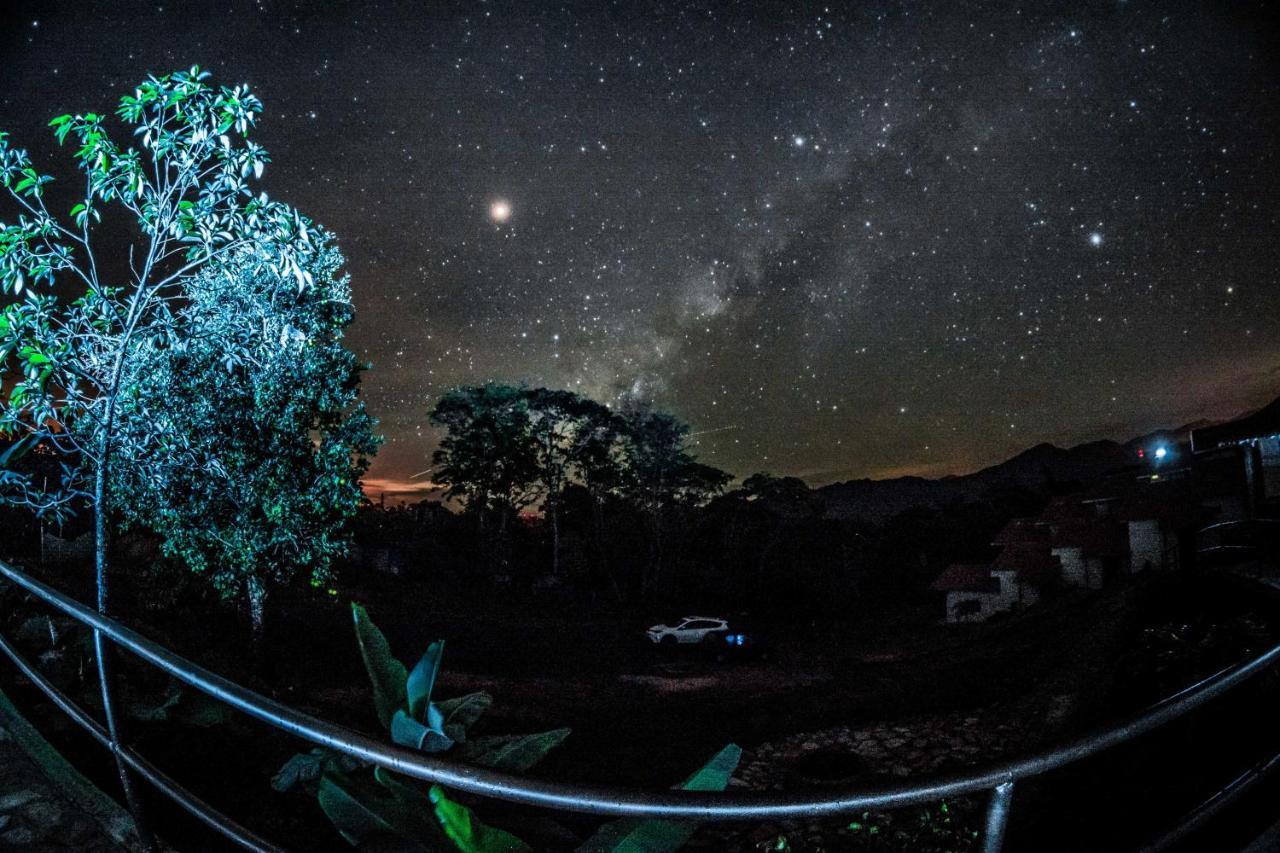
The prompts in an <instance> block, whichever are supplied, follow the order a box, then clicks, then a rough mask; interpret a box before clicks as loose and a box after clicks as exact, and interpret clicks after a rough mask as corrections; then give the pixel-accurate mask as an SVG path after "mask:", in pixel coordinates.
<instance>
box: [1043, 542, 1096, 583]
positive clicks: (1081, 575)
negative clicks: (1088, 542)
mask: <svg viewBox="0 0 1280 853" xmlns="http://www.w3.org/2000/svg"><path fill="white" fill-rule="evenodd" d="M1051 553H1052V554H1053V555H1054V556H1055V557H1057V558H1058V560H1059V561H1060V562H1061V563H1062V582H1063V583H1065V584H1066V585H1067V586H1079V587H1087V586H1089V568H1088V566H1087V565H1086V564H1085V559H1084V549H1083V548H1054V549H1053V551H1052V552H1051Z"/></svg>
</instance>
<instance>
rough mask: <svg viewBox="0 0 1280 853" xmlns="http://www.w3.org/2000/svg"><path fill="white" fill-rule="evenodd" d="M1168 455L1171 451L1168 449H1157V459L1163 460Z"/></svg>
mask: <svg viewBox="0 0 1280 853" xmlns="http://www.w3.org/2000/svg"><path fill="white" fill-rule="evenodd" d="M1168 455H1169V449H1168V448H1167V447H1157V448H1156V459H1163V458H1165V457H1166V456H1168Z"/></svg>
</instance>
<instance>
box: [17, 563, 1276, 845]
mask: <svg viewBox="0 0 1280 853" xmlns="http://www.w3.org/2000/svg"><path fill="white" fill-rule="evenodd" d="M0 577H3V578H6V579H8V580H9V581H11V582H13V583H14V584H16V585H17V586H19V587H21V588H22V589H25V590H26V591H27V592H29V593H31V594H32V595H34V596H35V597H36V598H38V599H40V600H42V601H44V602H46V603H47V604H50V605H52V606H53V607H55V608H57V609H58V610H61V611H62V612H63V613H65V614H67V615H68V616H70V617H71V618H73V619H75V620H76V621H78V622H80V623H82V624H84V625H86V626H88V627H90V628H92V629H93V630H94V632H95V633H96V634H97V636H98V637H100V638H105V639H109V640H110V641H111V642H112V643H114V644H115V645H116V646H118V647H120V648H123V649H125V650H127V651H129V652H131V653H132V654H134V655H136V656H137V657H139V658H141V659H142V660H144V661H146V662H147V663H149V664H151V665H153V666H155V667H156V668H157V669H160V670H161V671H163V672H165V673H167V674H169V675H171V676H172V677H174V678H176V679H178V680H179V681H181V682H183V683H185V684H187V685H189V686H191V687H194V688H196V689H197V690H200V691H203V692H204V693H206V694H208V695H209V696H211V697H213V698H214V699H217V700H219V701H221V702H224V703H226V704H227V705H229V706H231V707H233V708H235V709H237V710H239V711H241V712H243V713H245V714H248V715H249V716H251V717H254V718H256V719H259V720H262V721H263V722H265V723H267V724H269V725H271V726H274V727H275V728H277V729H280V730H282V731H285V732H288V733H290V734H292V735H296V736H297V737H300V738H303V739H304V740H308V741H311V742H312V743H315V744H319V745H321V746H325V747H328V748H330V749H333V750H335V751H337V752H340V753H343V754H345V755H348V756H351V757H353V758H357V759H360V760H362V761H367V762H370V763H373V764H377V765H380V766H382V767H384V768H386V769H388V770H392V771H395V772H396V773H401V774H404V775H406V776H411V777H414V778H417V779H420V780H422V781H424V782H431V783H437V784H440V785H444V786H447V787H450V788H453V789H455V790H457V791H461V792H465V793H469V794H474V795H478V796H481V797H489V798H494V799H500V800H505V801H508V802H512V803H520V804H524V805H529V806H538V807H543V808H550V809H559V810H565V811H573V812H583V813H588V814H596V815H615V816H617V815H621V816H628V817H638V818H662V819H671V820H682V819H683V820H695V821H765V820H777V819H786V818H815V817H823V816H838V815H848V814H853V813H856V812H859V811H863V810H868V809H888V808H896V807H899V806H908V805H915V804H922V803H930V802H936V801H938V800H942V799H946V798H949V797H957V796H962V795H967V794H977V793H984V792H988V793H989V794H990V801H989V804H988V807H987V816H986V821H985V834H984V838H983V849H984V850H985V851H989V853H997V851H999V850H1000V849H1001V845H1002V843H1003V839H1004V835H1005V829H1006V827H1007V824H1008V820H1009V813H1010V810H1011V808H1012V805H1013V793H1014V786H1015V784H1016V783H1017V782H1018V781H1019V780H1022V779H1026V778H1029V777H1033V776H1038V775H1041V774H1044V773H1047V772H1049V771H1051V770H1055V769H1057V768H1060V767H1063V766H1064V765H1067V764H1071V763H1073V762H1076V761H1080V760H1081V759H1084V758H1087V757H1089V756H1091V755H1094V754H1097V753H1100V752H1102V751H1104V750H1106V749H1109V748H1111V747H1114V746H1117V745H1119V744H1122V743H1125V742H1127V741H1130V740H1132V739H1133V738H1136V737H1138V736H1139V735H1142V734H1144V733H1146V732H1149V731H1151V730H1152V729H1155V728H1157V727H1159V726H1162V725H1164V724H1166V723H1168V722H1170V721H1172V720H1175V719H1177V718H1179V717H1181V716H1183V715H1184V714H1187V713H1188V712H1190V711H1192V710H1194V709H1196V708H1198V707H1200V706H1201V705H1203V704H1204V703H1205V702H1208V701H1209V700H1211V699H1213V698H1215V697H1217V696H1220V695H1221V694H1223V693H1225V692H1226V691H1228V690H1230V689H1231V688H1233V687H1236V686H1237V685H1239V684H1241V683H1243V682H1245V681H1247V680H1248V679H1250V678H1252V677H1253V676H1255V675H1257V674H1259V673H1261V672H1263V671H1264V670H1266V669H1268V668H1269V667H1270V666H1272V665H1273V664H1275V663H1276V662H1277V661H1280V645H1277V646H1275V647H1273V648H1271V649H1270V650H1269V651H1267V652H1265V653H1263V654H1261V655H1259V656H1257V657H1255V658H1253V659H1252V660H1250V661H1247V662H1246V663H1243V664H1240V665H1238V666H1233V667H1229V668H1227V669H1224V670H1222V671H1220V672H1218V673H1216V674H1214V675H1212V676H1210V677H1208V678H1205V679H1204V680H1202V681H1200V682H1198V683H1196V684H1194V685H1192V686H1190V687H1187V688H1186V689H1184V690H1182V691H1180V692H1179V693H1177V694H1175V695H1173V696H1170V697H1169V698H1167V699H1165V700H1163V701H1161V702H1159V703H1158V704H1156V705H1154V706H1152V707H1151V708H1149V709H1148V710H1146V711H1144V712H1143V713H1141V714H1138V715H1136V716H1134V717H1132V718H1130V719H1128V720H1126V721H1125V722H1123V723H1121V724H1119V725H1115V726H1111V727H1108V728H1105V729H1100V730H1098V731H1095V732H1093V733H1091V734H1088V735H1085V736H1083V737H1080V738H1078V739H1076V740H1073V741H1071V742H1069V743H1067V744H1066V745H1064V746H1061V747H1058V748H1056V749H1053V750H1047V751H1044V752H1039V753H1036V754H1033V755H1031V756H1029V757H1026V758H1021V759H1016V760H1013V761H1008V762H1004V763H1001V764H997V765H995V766H992V767H989V768H986V769H983V770H977V771H974V772H971V773H966V774H960V775H953V776H947V777H942V778H938V779H935V780H931V781H926V782H917V783H904V784H901V785H896V786H891V787H887V788H882V789H879V790H874V791H867V790H851V791H836V792H832V793H825V794H815V793H787V792H771V793H727V792H700V791H684V790H661V791H641V790H633V789H623V788H614V787H604V786H595V785H578V784H565V783H558V782H549V781H543V780H537V779H528V778H523V777H520V776H515V775H512V774H509V773H503V772H500V771H496V770H490V769H487V768H481V767H472V766H467V765H462V764H457V763H455V762H451V761H448V760H446V759H439V758H433V757H431V756H429V755H426V754H423V753H420V752H415V751H412V750H409V749H404V748H401V747H399V746H395V745H393V744H388V743H386V742H384V741H382V740H379V739H376V738H372V737H370V736H368V735H365V734H361V733H360V732H356V731H353V730H351V729H348V728H345V727H343V726H339V725H335V724H333V723H329V722H326V721H324V720H320V719H317V718H315V717H312V716H310V715H308V714H304V713H302V712H301V711H298V710H296V709H294V708H291V707H289V706H287V705H284V704H282V703H280V702H277V701H275V700H274V699H270V698H268V697H266V696H262V695H260V694H258V693H255V692H254V691H252V690H249V689H247V688H245V687H242V686H240V685H239V684H236V683H235V682H232V681H230V680H228V679H226V678H223V677H222V676H220V675H217V674H216V673H213V672H210V671H209V670H207V669H205V668H204V667H202V666H200V665H199V664H196V663H193V662H192V661H189V660H187V659H185V658H183V657H181V656H179V655H178V654H176V653H174V652H172V651H170V650H169V649H167V648H165V647H163V646H161V645H159V644H158V643H155V642H153V641H151V640H148V639H147V638H145V637H143V636H142V635H140V634H138V633H137V632H136V631H134V630H132V629H130V628H128V627H126V626H124V625H121V624H120V623H118V622H116V621H114V620H112V619H109V618H107V617H105V616H102V615H100V614H98V613H97V612H96V611H95V610H93V609H92V608H90V607H87V606H85V605H84V604H82V603H80V602H78V601H76V600H74V599H72V598H70V597H68V596H67V595H65V594H63V593H61V592H58V591H57V590H55V589H53V588H52V587H49V586H47V585H46V584H44V583H42V582H40V581H38V580H36V579H35V578H32V577H31V576H29V575H27V574H26V573H24V572H22V571H20V570H18V569H16V568H14V567H12V566H10V565H8V564H6V563H4V562H2V561H0ZM0 651H3V652H4V654H5V655H6V656H8V657H9V658H10V659H11V660H12V661H13V662H14V664H15V665H16V666H17V667H18V669H19V670H21V671H22V673H23V674H24V675H26V676H27V677H28V678H29V679H31V681H32V682H33V683H34V684H35V685H36V686H37V687H38V688H40V690H41V691H43V692H44V693H45V694H46V695H47V696H48V697H49V698H50V699H51V700H52V701H53V702H54V703H55V704H56V705H57V706H58V707H59V708H61V709H62V710H63V711H64V712H66V713H67V714H68V715H69V716H70V717H71V719H72V720H74V721H75V722H76V723H78V724H79V725H80V726H82V727H83V728H84V729H85V730H87V731H88V732H89V734H90V735H91V736H92V737H93V738H94V739H95V740H97V741H98V742H99V743H100V744H102V745H103V746H105V747H107V748H108V749H109V750H111V751H112V752H113V753H114V754H115V755H116V756H117V757H118V758H119V759H120V760H122V761H123V762H124V763H125V764H127V765H128V766H129V767H130V768H132V769H133V770H134V771H135V772H137V773H138V774H139V775H140V776H142V777H143V778H144V779H146V780H147V781H148V782H150V783H151V784H152V785H154V786H155V787H156V788H157V789H158V790H159V791H160V792H162V793H163V794H165V795H166V796H167V797H169V798H170V799H171V800H173V801H174V802H175V803H177V804H178V805H179V806H181V807H182V808H183V809H185V810H186V811H188V812H190V813H191V814H192V815H194V816H195V817H196V818H198V819H199V820H200V821H202V822H203V823H205V824H206V825H208V826H209V827H211V828H212V829H214V830H216V831H217V832H219V833H221V834H222V835H224V836H225V837H227V838H228V839H230V840H232V841H234V842H235V843H237V844H239V845H241V846H242V847H244V848H246V849H250V850H262V851H277V850H283V849H284V848H281V847H279V846H277V845H275V844H273V843H271V842H270V841H267V840H265V839H263V838H261V837H259V836H258V835H256V834H255V833H253V832H252V831H250V830H248V829H246V828H244V827H242V826H240V825H239V824H238V823H236V822H235V821H234V820H232V819H231V818H229V817H227V816H226V815H224V814H222V813H221V812H219V811H218V810H217V809H215V808H213V807H212V806H210V805H208V804H207V803H205V802H204V801H202V800H201V799H200V798H198V797H196V796H195V795H194V794H192V793H191V792H189V791H187V790H186V789H185V788H183V787H182V786H181V785H180V784H178V783H177V782H175V781H174V780H173V779H171V778H169V777H168V776H167V775H165V774H164V773H163V772H162V771H160V770H159V769H158V768H156V767H155V766H154V765H152V764H151V763H150V762H148V761H147V760H146V759H145V758H143V757H142V756H140V755H138V754H137V753H136V752H135V751H134V750H133V749H132V748H131V747H129V746H128V745H127V744H123V743H116V742H113V741H112V739H111V737H110V735H109V734H108V732H107V730H106V728H105V727H104V726H103V725H101V724H100V723H98V722H97V721H96V720H94V719H93V718H92V717H91V716H90V715H89V714H88V713H87V712H85V710H84V709H83V708H81V707H80V706H78V705H77V704H75V703H74V702H73V701H72V700H71V699H69V698H68V697H67V696H66V694H64V693H63V692H62V691H61V690H59V689H58V688H57V687H56V686H55V685H53V684H52V683H51V682H50V681H49V680H48V679H47V678H46V677H45V676H44V675H42V674H41V673H40V672H39V671H38V670H37V669H36V668H35V667H33V666H32V665H31V664H30V663H29V662H28V661H27V660H26V659H25V658H23V657H22V655H21V654H20V653H19V652H18V650H17V649H16V648H15V647H14V646H13V645H12V644H11V643H10V642H9V641H8V640H6V639H4V638H3V637H0ZM1277 764H1280V755H1278V756H1276V757H1275V758H1271V759H1269V760H1268V761H1264V762H1261V763H1260V764H1259V765H1257V766H1256V767H1254V768H1252V769H1251V770H1250V771H1247V772H1246V773H1245V774H1243V775H1242V776H1241V777H1238V778H1237V779H1235V780H1232V782H1231V783H1230V784H1228V785H1227V786H1226V787H1225V788H1224V789H1223V790H1221V791H1219V792H1218V793H1217V794H1215V795H1214V797H1213V798H1211V799H1210V800H1209V801H1207V802H1206V803H1205V804H1204V805H1202V806H1200V807H1199V808H1197V809H1196V810H1194V811H1193V812H1191V813H1190V814H1189V815H1188V816H1187V818H1186V819H1185V820H1184V821H1183V823H1181V824H1179V826H1178V827H1176V828H1175V829H1174V830H1171V832H1170V833H1167V834H1166V835H1165V836H1163V837H1162V839H1161V840H1158V841H1157V842H1155V843H1154V844H1153V845H1152V847H1151V848H1150V849H1161V848H1162V847H1163V846H1167V844H1168V843H1172V841H1176V840H1177V839H1179V838H1181V837H1183V836H1185V835H1186V834H1187V833H1188V832H1190V831H1192V830H1194V829H1195V827H1196V826H1197V825H1199V824H1200V823H1202V822H1203V821H1204V820H1207V819H1208V818H1209V817H1211V816H1212V815H1213V814H1216V813H1217V812H1219V811H1221V809H1222V808H1223V807H1225V805H1226V804H1227V803H1228V802H1229V801H1230V800H1232V799H1234V798H1235V797H1236V796H1238V795H1239V794H1240V793H1241V792H1243V791H1244V790H1246V789H1248V788H1249V787H1250V786H1251V785H1252V784H1253V782H1255V781H1256V780H1257V779H1259V778H1261V776H1262V775H1263V774H1265V773H1267V772H1269V771H1270V770H1272V769H1274V768H1275V767H1276V766H1277ZM1170 839H1172V840H1170Z"/></svg>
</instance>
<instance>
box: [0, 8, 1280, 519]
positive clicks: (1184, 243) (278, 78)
mask: <svg viewBox="0 0 1280 853" xmlns="http://www.w3.org/2000/svg"><path fill="white" fill-rule="evenodd" d="M1051 5H1052V6H1056V7H1058V8H1057V10H1056V11H1047V7H1049V6H1051ZM18 6H19V9H18V11H17V12H13V11H10V10H11V9H12V5H7V6H6V14H5V16H4V22H3V25H0V26H2V27H3V33H2V36H0V129H4V130H8V131H10V132H11V134H12V136H13V141H14V143H15V144H17V145H19V146H25V147H28V148H30V149H31V150H32V152H33V154H37V155H38V157H39V162H40V164H41V165H44V166H45V167H46V168H47V169H49V170H51V171H54V173H55V174H58V175H61V176H64V177H68V178H69V177H70V176H71V173H70V172H69V167H70V160H69V156H67V153H66V152H63V154H62V155H59V156H56V157H55V156H54V155H53V153H52V152H53V148H52V143H51V141H50V133H49V131H48V129H47V128H46V127H45V126H44V125H45V123H46V122H47V120H48V119H49V118H51V117H52V116H54V115H57V114H60V113H63V112H75V111H80V112H87V111H99V112H109V111H111V109H112V108H113V107H114V105H115V101H116V99H117V98H118V97H119V96H120V95H121V94H124V93H126V92H128V91H130V90H131V89H132V88H133V86H134V84H136V83H137V82H138V81H139V80H141V79H142V78H143V77H144V76H145V74H146V73H148V72H157V73H162V72H166V71H171V70H175V69H178V68H182V67H186V66H189V65H191V64H196V63H198V64H200V65H202V66H204V67H207V68H209V69H211V70H212V71H213V72H214V74H215V81H216V82H221V83H229V84H230V83H240V82H247V83H249V84H251V85H252V86H253V88H254V89H255V90H256V91H257V93H258V95H259V96H260V97H261V98H262V100H263V101H264V103H265V104H266V114H265V115H264V116H263V118H262V120H261V122H260V125H259V130H258V133H257V137H256V138H257V139H258V140H259V141H260V142H262V143H263V144H264V145H266V146H267V147H268V149H269V150H270V151H271V153H272V155H273V158H274V162H273V164H272V165H271V166H270V167H269V168H268V171H267V175H266V178H265V180H264V184H265V189H266V190H267V191H268V192H269V193H270V194H271V195H273V196H274V197H277V198H280V199H282V200H284V201H288V202H289V203H291V204H294V205H296V206H298V207H299V208H301V209H302V210H303V211H304V212H305V213H307V214H308V215H310V216H312V217H313V218H315V219H316V220H318V221H319V222H321V223H323V224H324V225H325V226H326V227H328V228H329V229H331V230H332V231H334V232H336V234H337V235H338V236H339V239H340V243H341V246H342V248H343V250H344V252H345V254H346V256H347V258H348V261H349V269H350V272H351V274H352V276H353V287H354V292H355V298H356V307H357V312H358V320H357V323H356V325H355V326H354V327H353V329H352V332H351V336H350V340H351V343H352V346H353V348H355V349H356V350H357V351H358V352H359V353H360V354H361V355H362V357H363V358H365V359H367V360H368V361H371V362H372V364H373V369H372V370H370V371H369V372H368V373H367V374H366V375H365V386H364V387H365V391H364V393H365V397H366V399H367V401H368V404H369V407H370V409H371V410H372V411H373V413H374V414H375V415H376V416H377V417H378V418H379V419H380V421H381V425H382V430H383V432H384V433H385V434H386V436H387V443H386V445H385V446H384V448H383V450H382V452H381V454H380V456H379V459H378V461H377V463H376V464H375V466H374V468H373V471H372V472H371V475H370V478H369V486H370V488H371V490H372V491H374V492H377V491H380V490H383V489H386V490H387V491H388V493H389V495H393V494H395V493H396V492H397V491H399V490H401V489H403V488H405V484H406V483H408V482H409V478H410V476H411V475H413V474H416V473H418V472H421V471H423V470H424V469H426V468H427V467H428V463H427V457H428V456H429V454H430V452H431V450H432V448H433V444H434V441H435V434H434V432H433V431H432V429H431V428H430V427H429V425H428V424H427V418H426V413H427V411H428V410H429V409H430V407H431V406H432V404H433V403H434V400H435V398H436V396H437V395H439V394H440V393H441V392H443V391H444V390H445V389H447V388H449V387H450V386H452V385H455V384H460V383H478V382H483V381H485V380H488V379H496V380H503V381H514V380H523V381H527V382H529V383H531V384H537V385H548V386H553V387H565V388H571V389H576V390H580V391H582V392H584V393H587V394H589V395H591V396H593V397H596V398H598V399H602V400H605V401H608V402H616V401H618V400H619V399H621V398H622V397H625V396H627V395H638V396H642V397H646V398H650V399H652V400H653V401H654V402H655V403H657V404H658V405H659V406H661V407H663V408H667V409H670V410H671V411H674V412H675V413H677V414H678V415H680V416H681V417H683V418H685V419H686V420H688V421H690V422H691V423H692V424H693V425H694V428H695V429H696V430H699V431H704V432H703V433H702V434H701V435H699V436H698V437H697V440H698V442H699V444H698V450H699V452H700V454H701V456H702V458H703V460H704V461H707V462H711V463H713V464H716V465H719V466H721V467H723V468H725V469H727V470H729V471H731V472H733V473H735V474H738V475H746V474H750V473H752V472H754V471H758V470H766V471H770V472H773V473H778V474H794V475H798V476H801V477H804V478H805V479H807V480H809V481H810V482H812V483H815V484H817V483H825V482H831V481H835V480H843V479H849V478H853V477H861V476H874V477H885V476H893V475H895V474H902V473H915V474H926V475H937V474H944V473H952V472H959V471H965V470H970V469H973V468H976V467H979V466H982V465H985V464H990V463H992V462H996V461H999V460H1001V459H1003V458H1005V457H1006V456H1008V455H1011V454H1012V453H1015V452H1017V451H1019V450H1021V449H1023V448H1025V447H1028V446H1030V445H1032V444H1034V443H1037V442H1040V441H1053V442H1056V443H1060V444H1070V443H1076V442H1080V441H1085V440H1090V439H1095V438H1104V437H1110V438H1128V437H1130V436H1131V435H1133V434H1135V433H1137V432H1139V431H1142V430H1144V429H1147V428H1150V427H1154V426H1174V425H1177V424H1178V423H1183V422H1186V421H1189V420H1192V419H1196V418H1200V417H1205V416H1228V415H1232V414H1236V413H1237V412H1238V411H1240V410H1241V409H1245V408H1248V407H1250V406H1255V405H1258V404H1260V403H1262V402H1265V401H1267V400H1270V399H1271V398H1273V397H1275V396H1277V394H1280V282H1278V281H1277V278H1278V276H1277V260H1278V257H1277V256H1278V255H1280V250H1278V249H1277V245H1278V242H1277V218H1278V217H1280V168H1277V165H1278V164H1277V162H1276V159H1277V158H1276V140H1277V138H1278V137H1277V131H1278V130H1280V121H1278V118H1280V116H1278V115H1277V112H1278V110H1280V107H1278V106H1277V104H1278V103H1280V101H1278V99H1277V94H1278V89H1280V87H1278V85H1277V83H1278V79H1277V71H1278V70H1280V63H1278V62H1277V60H1278V59H1280V56H1278V55H1277V47H1276V44H1277V42H1276V41H1275V38H1274V37H1275V32H1274V31H1273V30H1272V29H1271V28H1270V27H1269V26H1268V22H1267V21H1265V20H1264V16H1263V13H1262V12H1263V8H1264V6H1265V4H1261V3H1243V2H1241V3H1230V4H1228V3H1218V4H1204V5H1199V4H1178V3H1172V2H1130V3H1125V2H1110V3H1089V4H1078V5H1076V6H1073V7H1068V6H1067V5H1066V4H1047V3H1028V4H1024V5H1022V6H1018V5H1013V4H1005V3H983V4H977V3H972V4H971V3H952V2H947V3H941V2H939V3H935V4H930V5H925V4H919V3H874V2H865V3H861V2H860V3H857V4H854V3H849V4H837V3H831V4H829V5H823V4H821V3H778V4H735V5H728V4H726V5H724V6H704V5H700V4H699V5H693V4H690V5H684V4H660V5H653V6H644V5H643V4H639V3H614V4H609V3H603V2H589V3H581V4H573V5H567V4H566V5H562V4H539V3H536V2H532V0H525V2H516V3H510V4H499V3H482V2H468V3H459V4H450V3H419V2H405V3H368V4H365V3H355V2H343V3H338V2H334V3H323V4H319V3H318V4H315V8H314V9H311V8H308V7H306V6H303V5H291V4H286V3H272V2H259V3H251V2H232V3H217V4H214V3H207V4H204V3H202V4H193V5H191V6H185V5H183V4H179V3H163V4H159V5H156V4H145V5H137V4H126V3H97V4H75V3H58V4H54V3H31V4H25V5H24V4H18ZM46 152H47V153H48V156H46ZM6 213H7V211H6ZM428 479H429V478H428V477H423V478H421V479H420V480H417V481H413V482H415V483H421V482H424V481H426V480H428Z"/></svg>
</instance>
